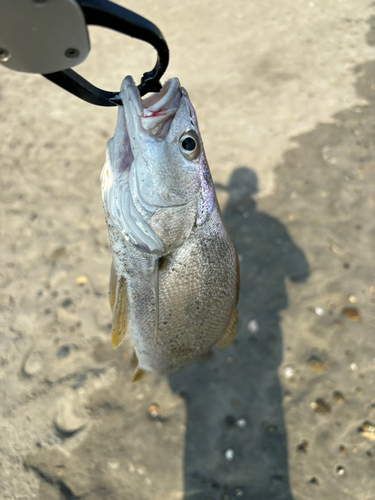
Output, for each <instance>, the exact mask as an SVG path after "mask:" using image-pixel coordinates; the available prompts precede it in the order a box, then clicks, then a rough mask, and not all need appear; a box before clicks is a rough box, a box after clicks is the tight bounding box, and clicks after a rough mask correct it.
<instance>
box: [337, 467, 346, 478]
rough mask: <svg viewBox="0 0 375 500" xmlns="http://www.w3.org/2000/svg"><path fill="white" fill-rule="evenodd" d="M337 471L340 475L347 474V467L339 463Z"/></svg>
mask: <svg viewBox="0 0 375 500" xmlns="http://www.w3.org/2000/svg"><path fill="white" fill-rule="evenodd" d="M336 472H337V474H338V475H339V476H343V475H344V474H345V472H346V471H345V468H344V467H343V466H342V465H338V466H337V467H336Z"/></svg>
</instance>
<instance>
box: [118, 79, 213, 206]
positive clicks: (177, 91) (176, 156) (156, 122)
mask: <svg viewBox="0 0 375 500" xmlns="http://www.w3.org/2000/svg"><path fill="white" fill-rule="evenodd" d="M121 99H122V101H123V112H124V114H125V120H126V126H127V132H128V134H129V141H130V145H131V149H132V153H133V164H132V171H133V172H132V173H133V175H135V176H136V177H137V181H138V186H139V194H140V197H141V198H142V199H143V200H144V201H145V202H146V204H150V205H154V206H157V207H171V206H180V205H183V204H185V203H188V202H189V201H191V200H192V199H193V198H194V197H196V196H197V195H198V192H199V187H200V183H199V170H200V168H199V164H200V161H201V158H202V155H204V151H203V144H202V142H201V140H200V134H199V129H198V124H197V119H196V115H195V112H194V109H193V107H192V105H191V103H190V100H189V97H188V95H187V93H186V91H185V89H183V88H181V86H180V82H179V80H178V79H177V78H172V79H170V80H168V81H167V82H166V83H165V84H164V86H163V87H162V89H161V91H160V92H159V93H155V94H152V95H150V96H149V97H146V98H144V99H141V97H140V95H139V91H138V88H137V87H136V85H135V84H134V81H133V79H132V78H131V77H126V78H125V80H124V82H123V84H122V88H121ZM120 112H121V110H120Z"/></svg>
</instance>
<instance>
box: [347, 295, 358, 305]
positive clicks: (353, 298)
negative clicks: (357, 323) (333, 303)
mask: <svg viewBox="0 0 375 500" xmlns="http://www.w3.org/2000/svg"><path fill="white" fill-rule="evenodd" d="M349 302H350V303H351V304H355V303H356V302H358V299H357V297H356V296H355V295H349Z"/></svg>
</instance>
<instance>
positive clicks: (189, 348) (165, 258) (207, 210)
mask: <svg viewBox="0 0 375 500" xmlns="http://www.w3.org/2000/svg"><path fill="white" fill-rule="evenodd" d="M120 98H121V102H122V105H120V106H118V117H117V124H116V129H115V133H114V136H113V137H112V138H111V139H110V140H109V141H108V143H107V154H106V160H105V164H104V166H103V169H102V172H101V176H100V179H101V189H102V200H103V208H104V214H105V220H106V224H107V228H108V236H109V242H110V247H111V252H112V265H111V271H110V280H109V302H110V307H111V310H112V345H113V347H114V348H117V347H118V346H119V345H120V344H121V342H122V341H123V339H124V337H125V335H126V334H129V335H130V336H131V339H132V343H133V346H134V360H135V364H136V369H135V372H134V375H133V379H132V381H133V382H136V381H138V380H141V379H142V378H143V377H144V376H145V375H146V374H147V373H148V372H156V373H159V374H163V375H169V374H170V373H173V372H174V371H176V370H178V369H180V368H182V367H183V366H186V365H188V364H189V363H191V362H192V361H194V360H195V359H197V358H199V357H200V356H202V355H203V354H204V353H206V352H207V351H209V350H210V349H211V347H213V346H214V345H215V346H217V347H219V348H224V347H226V346H227V345H229V344H230V343H231V342H232V340H233V338H234V335H235V332H236V324H237V316H238V314H237V302H238V295H239V260H238V256H237V252H236V249H235V246H234V243H233V240H232V238H231V236H230V234H229V232H228V229H227V227H226V225H225V222H224V220H223V217H222V215H221V212H220V208H219V204H218V201H217V198H216V194H215V189H214V185H213V181H212V177H211V173H210V169H209V166H208V163H207V159H206V155H205V151H204V148H203V142H202V138H201V134H200V132H199V128H198V122H197V116H196V113H195V110H194V108H193V106H192V104H191V102H190V99H189V96H188V94H187V92H186V90H185V89H184V88H183V87H181V85H180V82H179V80H178V78H171V79H169V80H168V81H166V82H165V84H164V85H163V87H162V89H161V90H160V91H159V92H157V93H153V94H151V95H149V96H147V97H144V98H141V96H140V94H139V91H138V88H137V87H136V85H135V83H134V80H133V78H132V77H131V76H127V77H126V78H125V79H124V80H123V82H122V85H121V90H120Z"/></svg>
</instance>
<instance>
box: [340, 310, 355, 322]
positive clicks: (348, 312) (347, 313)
mask: <svg viewBox="0 0 375 500" xmlns="http://www.w3.org/2000/svg"><path fill="white" fill-rule="evenodd" d="M342 312H343V314H344V316H346V317H347V318H348V319H351V320H352V321H358V320H359V311H358V309H357V308H355V307H344V309H343V310H342Z"/></svg>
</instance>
